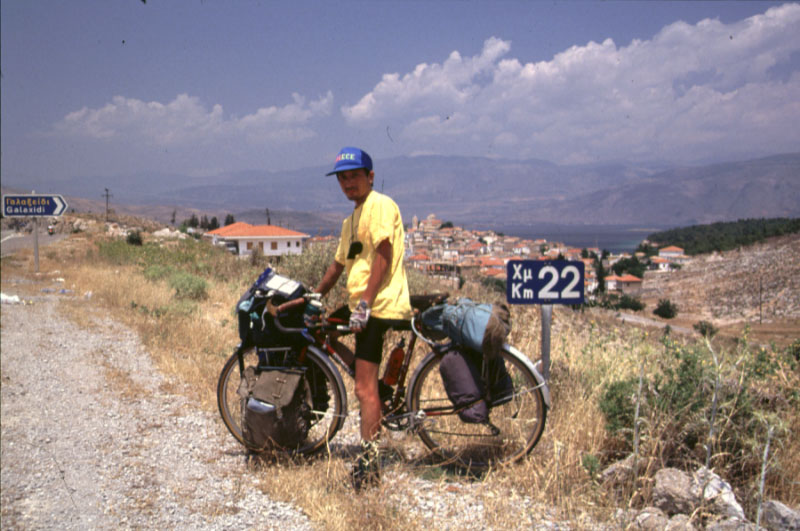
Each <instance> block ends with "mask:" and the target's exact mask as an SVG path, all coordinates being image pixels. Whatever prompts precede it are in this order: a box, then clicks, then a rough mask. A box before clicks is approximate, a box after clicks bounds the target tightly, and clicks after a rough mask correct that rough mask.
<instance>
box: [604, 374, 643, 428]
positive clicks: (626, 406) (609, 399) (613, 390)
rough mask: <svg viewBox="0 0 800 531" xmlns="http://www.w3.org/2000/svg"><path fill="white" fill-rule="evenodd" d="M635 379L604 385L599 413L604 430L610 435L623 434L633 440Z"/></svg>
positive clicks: (636, 384)
mask: <svg viewBox="0 0 800 531" xmlns="http://www.w3.org/2000/svg"><path fill="white" fill-rule="evenodd" d="M638 386H639V382H638V379H637V378H629V379H627V380H622V381H618V382H612V383H610V384H607V385H606V388H605V391H604V392H603V395H602V397H601V398H600V404H599V406H600V411H602V412H603V415H604V416H605V418H606V430H608V431H609V432H611V433H612V434H615V435H618V434H625V435H627V437H626V438H627V439H628V440H629V442H630V441H632V440H633V417H634V411H635V408H636V390H637V388H638Z"/></svg>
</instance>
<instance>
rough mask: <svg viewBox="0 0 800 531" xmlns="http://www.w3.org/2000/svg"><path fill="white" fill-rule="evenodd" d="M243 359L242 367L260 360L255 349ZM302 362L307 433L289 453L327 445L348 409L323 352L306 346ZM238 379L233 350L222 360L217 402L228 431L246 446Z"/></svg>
mask: <svg viewBox="0 0 800 531" xmlns="http://www.w3.org/2000/svg"><path fill="white" fill-rule="evenodd" d="M242 361H243V365H241V366H242V367H245V368H246V367H251V366H253V367H257V366H258V361H259V360H258V353H257V351H256V349H255V348H250V349H247V350H245V351H244V353H243V354H242ZM302 366H303V367H305V369H306V379H307V381H308V384H309V387H310V389H311V393H312V395H311V397H310V400H307V402H308V407H309V410H310V418H309V423H310V429H309V432H308V437H307V438H306V440H305V441H303V442H302V443H301V444H300V445H299V446H298V447H296V448H286V449H285V450H286V451H287V452H289V453H292V454H311V453H314V452H316V451H318V450H320V449H322V448H324V447H326V445H327V443H328V441H330V440H331V439H332V438H333V436H334V435H336V432H337V431H339V429H340V428H341V427H342V425H343V424H344V417H345V416H346V413H347V396H346V394H345V391H344V384H343V383H342V379H341V376H340V375H339V373H338V372H337V371H336V369H335V368H333V367H331V365H330V363H328V362H327V360H326V358H325V356H324V354H320V353H319V352H316V351H315V350H313V349H311V348H309V349H308V350H307V351H306V356H305V362H304V364H303V365H302ZM241 383H242V374H241V371H240V365H239V355H238V354H237V353H234V354H233V355H232V356H231V357H230V358H228V361H226V362H225V365H224V366H223V368H222V372H221V373H220V376H219V382H218V383H217V404H218V405H219V412H220V415H222V421H223V422H224V423H225V426H226V427H227V428H228V431H230V432H231V434H232V435H233V436H234V437H235V438H236V440H237V441H239V442H240V443H242V444H243V445H244V446H248V444H247V442H246V441H245V439H244V436H243V435H242V420H243V417H244V407H245V399H244V398H243V397H242V396H241V395H240V394H239V386H240V385H241ZM248 447H249V446H248ZM250 449H252V450H258V449H257V448H250Z"/></svg>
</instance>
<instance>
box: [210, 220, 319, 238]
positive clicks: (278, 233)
mask: <svg viewBox="0 0 800 531" xmlns="http://www.w3.org/2000/svg"><path fill="white" fill-rule="evenodd" d="M207 234H211V235H214V236H222V237H223V238H243V237H248V236H249V237H253V238H269V237H273V238H274V237H292V236H294V237H301V238H302V237H305V238H308V234H303V233H302V232H297V231H294V230H290V229H284V228H283V227H276V226H275V225H250V224H249V223H244V222H243V221H237V222H236V223H231V224H230V225H226V226H224V227H220V228H218V229H216V230H212V231H209V232H208V233H207Z"/></svg>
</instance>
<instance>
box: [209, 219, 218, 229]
mask: <svg viewBox="0 0 800 531" xmlns="http://www.w3.org/2000/svg"><path fill="white" fill-rule="evenodd" d="M218 228H219V220H217V216H214V217H213V218H211V221H210V222H209V223H208V230H216V229H218Z"/></svg>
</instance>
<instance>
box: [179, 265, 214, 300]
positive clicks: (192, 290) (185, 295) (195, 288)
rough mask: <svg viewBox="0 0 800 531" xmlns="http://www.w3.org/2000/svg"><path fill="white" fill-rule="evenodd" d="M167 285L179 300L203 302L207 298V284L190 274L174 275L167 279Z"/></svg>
mask: <svg viewBox="0 0 800 531" xmlns="http://www.w3.org/2000/svg"><path fill="white" fill-rule="evenodd" d="M169 285H170V287H171V288H172V289H174V290H175V296H176V297H178V298H179V299H192V300H203V299H205V298H206V297H208V283H207V282H206V281H205V280H204V279H202V278H200V277H196V276H194V275H192V274H190V273H183V272H179V273H175V274H173V275H172V276H171V277H169Z"/></svg>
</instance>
